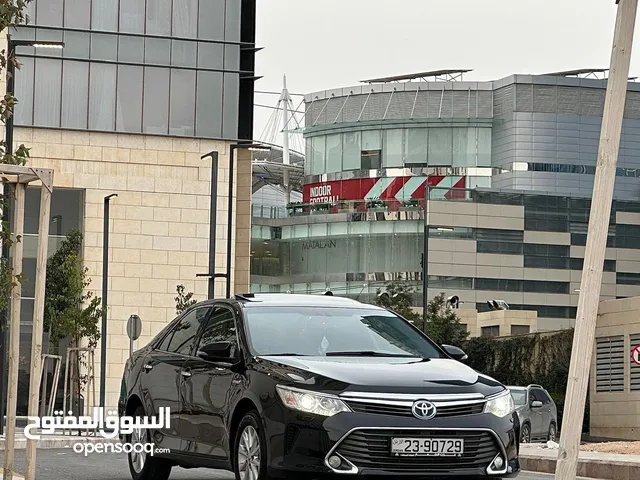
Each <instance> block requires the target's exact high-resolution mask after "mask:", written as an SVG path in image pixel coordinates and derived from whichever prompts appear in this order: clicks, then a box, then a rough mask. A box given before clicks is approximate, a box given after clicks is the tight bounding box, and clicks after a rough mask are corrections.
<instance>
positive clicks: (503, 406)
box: [484, 392, 516, 418]
mask: <svg viewBox="0 0 640 480" xmlns="http://www.w3.org/2000/svg"><path fill="white" fill-rule="evenodd" d="M515 409H516V408H515V405H514V403H513V397H512V396H511V393H510V392H507V393H504V394H502V395H500V396H498V397H494V398H492V399H490V400H488V401H487V403H485V405H484V413H493V414H494V415H495V416H496V417H500V418H503V417H506V416H507V415H511V414H512V413H513V411H514V410H515Z"/></svg>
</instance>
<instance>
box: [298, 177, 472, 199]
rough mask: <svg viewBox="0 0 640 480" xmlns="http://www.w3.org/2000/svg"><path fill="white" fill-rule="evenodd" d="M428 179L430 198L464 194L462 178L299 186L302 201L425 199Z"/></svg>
mask: <svg viewBox="0 0 640 480" xmlns="http://www.w3.org/2000/svg"><path fill="white" fill-rule="evenodd" d="M427 182H428V183H429V185H431V186H432V187H436V188H435V189H434V190H433V191H432V192H431V194H432V195H431V198H443V199H444V198H452V199H453V198H457V197H458V196H462V197H464V192H461V191H459V190H458V191H456V190H455V189H462V188H465V186H466V184H465V177H455V176H451V177H442V176H431V177H385V178H355V179H349V180H337V181H333V182H322V183H310V184H307V185H305V186H304V187H303V189H302V202H303V203H335V202H338V201H340V200H346V201H356V200H365V201H370V200H386V201H397V202H406V201H409V200H412V199H419V198H424V189H425V187H426V184H427Z"/></svg>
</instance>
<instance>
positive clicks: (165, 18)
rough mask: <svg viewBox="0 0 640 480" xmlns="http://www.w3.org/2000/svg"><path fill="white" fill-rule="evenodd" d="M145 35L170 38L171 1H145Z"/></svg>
mask: <svg viewBox="0 0 640 480" xmlns="http://www.w3.org/2000/svg"><path fill="white" fill-rule="evenodd" d="M94 1H95V0H94ZM146 33H147V34H148V35H160V36H164V37H170V36H171V0H147V32H146Z"/></svg>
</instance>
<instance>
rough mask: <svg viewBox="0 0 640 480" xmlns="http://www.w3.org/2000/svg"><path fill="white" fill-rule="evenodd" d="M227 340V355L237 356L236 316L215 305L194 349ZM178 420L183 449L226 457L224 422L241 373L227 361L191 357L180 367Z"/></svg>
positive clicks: (227, 437) (227, 445) (222, 458)
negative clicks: (179, 415) (180, 382)
mask: <svg viewBox="0 0 640 480" xmlns="http://www.w3.org/2000/svg"><path fill="white" fill-rule="evenodd" d="M217 342H229V343H231V345H232V347H231V351H230V356H231V357H235V358H240V351H239V347H238V337H237V325H236V316H235V313H234V312H233V310H232V309H231V307H230V306H227V305H216V307H215V309H214V311H213V313H212V315H211V317H210V318H209V321H208V322H207V325H206V327H205V328H204V330H203V331H202V334H201V336H200V339H199V343H198V348H197V350H200V349H202V348H203V347H206V346H207V345H210V344H212V343H217ZM183 369H184V371H185V372H186V376H185V377H184V380H183V384H182V393H181V401H182V403H183V407H182V418H181V423H182V424H183V425H185V436H184V440H185V441H186V444H187V445H186V450H187V451H188V452H189V453H193V454H200V455H207V456H208V457H209V458H211V459H212V460H214V461H220V462H226V461H227V460H228V459H229V432H228V431H227V425H228V420H229V416H230V414H231V412H230V409H231V405H232V404H233V399H234V398H235V396H236V395H237V392H239V390H240V385H241V374H239V373H236V372H234V369H233V368H232V367H231V366H230V364H229V363H228V362H214V361H209V360H205V359H203V358H199V357H197V356H192V357H191V358H190V359H189V360H188V361H187V362H186V363H185V364H184V366H183Z"/></svg>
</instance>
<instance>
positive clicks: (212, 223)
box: [196, 143, 269, 299]
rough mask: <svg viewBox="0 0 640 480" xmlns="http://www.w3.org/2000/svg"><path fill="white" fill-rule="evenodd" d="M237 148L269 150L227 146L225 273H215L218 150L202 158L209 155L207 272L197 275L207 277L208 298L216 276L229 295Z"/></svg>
mask: <svg viewBox="0 0 640 480" xmlns="http://www.w3.org/2000/svg"><path fill="white" fill-rule="evenodd" d="M238 149H255V150H269V149H268V148H267V147H265V146H264V145H261V144H255V143H239V144H235V145H231V146H230V147H229V192H228V202H229V207H228V209H227V266H226V272H225V273H216V221H217V210H218V152H216V151H213V152H209V153H207V154H206V155H203V156H202V158H207V157H211V204H210V208H211V212H210V214H209V273H199V274H197V275H196V276H197V277H207V278H208V279H209V285H208V289H207V291H208V298H209V299H213V298H214V296H215V282H216V278H224V279H225V282H226V285H225V294H226V298H230V297H231V246H232V241H231V237H232V233H233V227H232V224H233V187H234V182H233V172H234V164H235V151H236V150H238Z"/></svg>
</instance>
